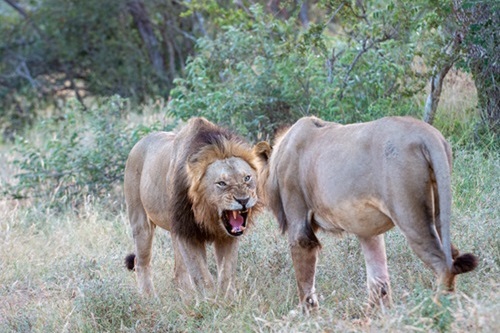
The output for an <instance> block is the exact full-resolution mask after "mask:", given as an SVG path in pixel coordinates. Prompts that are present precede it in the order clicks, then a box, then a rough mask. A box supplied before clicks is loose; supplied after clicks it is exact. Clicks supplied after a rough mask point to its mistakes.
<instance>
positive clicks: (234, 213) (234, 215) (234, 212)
mask: <svg viewBox="0 0 500 333" xmlns="http://www.w3.org/2000/svg"><path fill="white" fill-rule="evenodd" d="M233 217H234V219H235V220H236V218H237V217H238V213H237V212H236V211H235V210H233Z"/></svg>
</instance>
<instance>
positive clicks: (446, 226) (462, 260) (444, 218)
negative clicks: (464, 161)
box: [424, 132, 478, 275]
mask: <svg viewBox="0 0 500 333" xmlns="http://www.w3.org/2000/svg"><path fill="white" fill-rule="evenodd" d="M436 139H437V140H436ZM425 147H426V149H425V152H424V155H425V156H426V158H427V160H428V162H429V164H430V167H431V169H432V171H433V172H434V176H435V178H436V183H437V193H435V195H437V198H438V203H439V221H440V223H439V226H438V227H439V228H440V235H441V243H442V246H443V251H444V254H445V257H446V265H447V266H448V269H449V270H450V272H451V273H452V274H454V275H457V274H462V273H466V272H470V271H472V270H473V269H475V268H476V266H477V264H478V259H477V257H476V256H475V255H473V254H471V253H465V254H462V255H459V252H458V250H457V249H455V248H454V247H453V246H452V244H451V236H450V226H451V205H452V193H451V168H452V153H451V147H450V145H449V143H448V142H447V141H446V140H445V139H444V138H443V137H442V135H441V134H440V133H439V132H438V137H437V138H436V137H432V140H429V141H427V142H426V144H425ZM439 166H446V167H439ZM452 248H453V254H452Z"/></svg>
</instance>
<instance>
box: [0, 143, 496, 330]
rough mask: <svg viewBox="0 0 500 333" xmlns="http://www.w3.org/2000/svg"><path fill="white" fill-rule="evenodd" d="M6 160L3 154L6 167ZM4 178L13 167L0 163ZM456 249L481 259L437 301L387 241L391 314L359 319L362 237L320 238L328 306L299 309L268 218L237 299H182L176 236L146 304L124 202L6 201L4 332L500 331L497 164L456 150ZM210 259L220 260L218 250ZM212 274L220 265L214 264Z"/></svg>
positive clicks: (322, 288) (1, 211)
mask: <svg viewBox="0 0 500 333" xmlns="http://www.w3.org/2000/svg"><path fill="white" fill-rule="evenodd" d="M9 156H10V153H9V152H6V151H4V152H3V153H2V156H1V157H0V161H2V163H3V164H5V163H6V162H8V161H9ZM0 169H1V170H3V174H2V176H3V177H5V176H6V175H7V174H8V171H9V165H6V164H5V165H2V166H1V168H0ZM453 186H454V221H453V222H454V223H453V226H452V228H453V229H452V234H453V240H454V243H455V244H457V245H458V247H459V248H460V249H461V250H463V251H472V252H474V253H476V254H477V255H479V257H480V259H481V261H480V265H479V267H478V268H477V270H476V271H474V272H472V273H469V274H466V275H463V276H460V277H459V279H458V288H457V293H456V294H455V295H454V296H452V297H449V298H446V299H442V302H441V305H437V304H436V303H433V302H432V288H433V276H432V274H431V272H430V271H429V270H428V269H427V268H425V267H424V266H423V264H422V263H421V262H420V261H419V260H418V259H417V258H416V256H415V255H414V254H413V253H412V252H411V251H410V250H409V248H408V246H407V244H406V241H405V240H404V238H403V236H402V235H401V233H399V232H398V230H392V231H390V232H389V233H387V247H388V260H389V266H390V272H391V275H392V286H393V298H394V301H395V302H394V303H395V304H394V307H393V308H392V309H390V310H388V311H387V312H385V313H378V314H376V315H374V316H372V318H371V320H370V321H367V320H365V319H363V315H362V313H363V312H362V311H363V306H364V301H365V299H366V291H365V270H364V263H363V258H362V255H361V253H360V249H359V245H358V243H357V240H356V239H355V238H354V237H352V236H346V237H343V238H334V237H332V236H330V235H328V234H320V240H321V241H322V243H323V245H324V247H323V250H322V253H321V257H320V262H319V267H318V280H317V289H318V291H319V293H320V295H321V306H322V308H321V310H320V312H319V313H318V314H317V315H314V316H305V315H303V314H302V313H301V312H300V311H297V308H296V304H297V301H298V300H297V296H296V289H295V278H294V275H293V270H292V266H291V259H290V256H289V253H288V247H287V244H286V241H285V239H284V237H283V236H282V235H281V234H280V233H279V231H278V228H277V225H276V223H275V221H274V219H273V218H272V217H271V216H270V215H269V214H265V215H263V216H261V218H260V219H259V221H258V223H257V225H256V226H255V227H254V229H253V230H252V231H251V232H250V233H249V235H248V236H247V237H245V238H244V239H243V240H242V243H241V248H240V261H239V265H238V272H237V287H238V293H237V295H236V296H235V297H234V298H233V299H231V300H221V299H207V300H201V301H198V302H195V301H187V302H186V301H182V300H181V297H182V295H181V294H180V292H179V291H177V290H175V288H174V287H173V284H172V281H171V278H172V271H173V265H174V263H173V256H172V248H171V242H170V237H169V236H168V234H167V233H166V232H164V231H162V230H158V231H157V233H156V235H157V237H156V240H155V244H154V261H153V264H154V281H155V284H156V288H157V291H158V294H159V297H158V298H157V299H152V300H149V299H143V298H141V297H139V296H138V294H137V291H136V285H135V278H134V275H133V274H131V273H129V272H127V271H126V270H125V268H124V267H123V263H122V262H123V258H124V256H125V254H126V253H128V252H130V251H131V250H132V238H131V235H130V228H129V226H128V221H127V218H126V216H125V213H124V211H125V209H124V206H123V203H122V200H120V199H117V200H116V201H115V202H114V203H113V202H109V203H107V204H105V205H104V204H102V203H98V202H94V201H93V200H92V199H88V200H87V201H86V203H85V205H84V206H83V207H82V209H81V210H80V211H79V212H78V213H75V212H72V211H66V212H63V213H61V212H58V213H55V212H52V211H50V210H41V209H40V208H37V207H35V206H30V205H28V204H26V203H24V204H23V203H20V202H16V201H2V202H1V203H0V216H1V220H0V244H1V246H0V282H1V283H0V332H10V331H13V332H31V331H34V332H97V331H99V332H101V331H107V332H115V331H124V332H136V331H137V332H151V331H157V332H165V331H169V332H197V331H199V332H202V331H203V332H206V331H221V332H244V331H266V332H267V331H272V332H275V331H279V332H290V331H294V332H306V331H307V332H323V331H329V332H330V331H332V332H334V331H338V332H345V331H384V332H396V331H398V332H399V331H409V332H411V331H416V332H420V331H426V332H427V331H446V330H449V331H452V332H465V331H473V332H479V331H481V332H495V331H498V330H499V329H500V320H499V318H498V313H499V311H500V280H499V278H498V276H500V274H499V273H500V260H499V258H500V248H499V241H498V240H499V239H500V216H499V208H498V207H500V157H499V155H498V153H488V154H483V153H481V152H471V151H465V150H464V151H462V150H458V151H455V169H454V174H453ZM210 254H212V252H211V251H210ZM210 260H211V267H212V269H215V265H214V262H213V256H212V255H211V256H210Z"/></svg>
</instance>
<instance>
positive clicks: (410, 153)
mask: <svg viewBox="0 0 500 333" xmlns="http://www.w3.org/2000/svg"><path fill="white" fill-rule="evenodd" d="M257 147H258V150H259V155H260V156H261V158H262V159H263V160H264V161H267V166H265V167H264V168H263V169H262V170H261V174H260V175H259V182H261V186H263V189H264V190H265V191H264V192H265V201H266V202H267V204H268V205H269V207H270V209H271V210H272V211H273V212H274V214H275V216H276V218H277V220H278V222H279V224H280V225H281V228H282V231H283V232H286V231H288V232H287V234H288V241H289V245H290V250H291V255H292V260H293V266H294V270H295V277H296V280H297V286H298V293H299V301H300V304H301V305H303V306H304V307H305V309H306V310H310V309H314V308H317V307H318V299H317V296H316V294H315V272H316V261H317V256H318V250H319V248H320V242H319V240H318V238H317V237H316V235H315V232H316V231H317V230H318V229H321V230H324V231H329V232H332V233H334V234H335V233H341V232H349V233H353V234H355V235H356V236H357V237H358V239H359V241H360V243H361V248H362V251H363V254H364V257H365V263H366V270H367V284H368V293H369V304H370V305H371V306H373V305H378V304H381V305H384V306H387V305H389V304H390V302H391V295H390V284H389V273H388V270H387V260H386V253H385V244H384V235H383V234H384V233H385V232H386V231H388V230H389V229H391V228H392V227H394V225H396V226H398V227H399V229H400V230H401V231H402V233H403V234H404V235H405V237H406V239H407V241H408V243H409V245H410V247H411V249H412V250H413V251H414V252H415V253H416V254H417V256H418V257H419V258H420V259H421V260H422V261H423V262H424V263H425V264H426V265H428V266H429V267H430V268H432V270H433V271H434V272H435V273H436V275H437V279H438V283H439V285H440V286H442V287H444V288H445V289H446V290H449V291H452V290H453V289H454V282H455V276H456V275H457V274H461V273H465V272H469V271H471V270H473V269H474V268H475V267H476V265H477V258H476V257H475V256H474V255H472V254H463V255H460V256H459V253H458V250H456V249H455V248H454V247H453V246H452V244H451V242H450V215H451V199H452V195H451V185H450V174H451V149H450V145H449V144H448V143H447V142H446V140H445V139H444V138H443V136H442V135H441V134H440V133H439V131H438V130H436V129H435V128H433V127H432V126H430V125H428V124H426V123H424V122H421V121H418V120H415V119H412V118H407V117H388V118H383V119H380V120H377V121H372V122H368V123H361V124H352V125H345V126H344V125H340V124H336V123H332V122H326V121H322V120H320V119H318V118H315V117H306V118H302V119H300V120H299V121H297V122H296V123H295V124H294V125H293V126H292V127H290V128H289V129H288V130H286V132H284V133H282V135H281V136H280V137H279V138H278V139H277V140H276V143H275V145H274V147H273V149H272V152H270V150H269V145H268V144H267V143H265V142H264V143H259V144H258V146H257Z"/></svg>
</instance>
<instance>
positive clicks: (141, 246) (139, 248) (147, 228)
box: [127, 209, 155, 295]
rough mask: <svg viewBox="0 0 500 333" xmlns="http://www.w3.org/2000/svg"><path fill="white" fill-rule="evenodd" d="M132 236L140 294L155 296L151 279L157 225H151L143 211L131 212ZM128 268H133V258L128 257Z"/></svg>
mask: <svg viewBox="0 0 500 333" xmlns="http://www.w3.org/2000/svg"><path fill="white" fill-rule="evenodd" d="M129 217H130V223H131V225H132V234H133V237H134V243H135V263H134V266H133V267H134V270H135V273H136V275H137V283H138V285H139V292H141V293H144V294H146V295H151V294H154V286H153V279H152V277H151V247H152V245H153V236H154V231H155V225H154V224H153V223H151V222H150V221H149V219H148V217H147V215H146V213H145V212H144V210H143V209H140V210H139V211H129ZM128 258H129V259H128V263H127V265H128V267H129V269H130V266H131V262H130V261H131V260H130V259H131V258H130V256H129V257H128Z"/></svg>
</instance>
